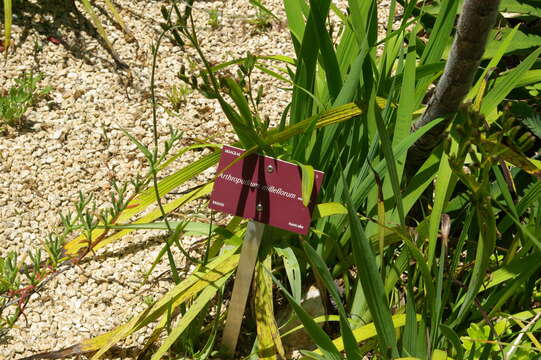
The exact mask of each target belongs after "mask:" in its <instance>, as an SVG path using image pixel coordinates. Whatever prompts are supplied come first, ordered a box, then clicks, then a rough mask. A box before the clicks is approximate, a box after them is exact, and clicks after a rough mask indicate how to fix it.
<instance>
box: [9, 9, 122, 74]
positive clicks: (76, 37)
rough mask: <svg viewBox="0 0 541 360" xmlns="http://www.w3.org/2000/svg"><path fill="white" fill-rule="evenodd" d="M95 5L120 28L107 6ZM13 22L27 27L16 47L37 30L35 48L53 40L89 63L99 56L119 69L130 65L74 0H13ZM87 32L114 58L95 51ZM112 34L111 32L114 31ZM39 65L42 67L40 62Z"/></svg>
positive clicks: (104, 61)
mask: <svg viewBox="0 0 541 360" xmlns="http://www.w3.org/2000/svg"><path fill="white" fill-rule="evenodd" d="M92 6H93V9H94V11H95V12H96V13H100V15H101V16H102V18H103V17H106V18H107V20H108V21H110V22H111V23H114V24H115V25H116V26H117V27H118V28H120V27H119V26H118V24H116V22H115V21H114V19H113V18H112V17H111V15H110V14H109V13H108V12H107V11H106V10H105V9H104V8H102V7H101V6H99V5H96V4H95V3H93V5H92ZM2 10H3V9H2ZM2 12H3V11H2ZM38 19H39V20H38ZM13 24H14V25H17V26H19V27H21V28H22V29H23V31H22V34H21V37H20V39H19V42H18V43H16V44H15V46H16V47H17V46H20V44H22V43H24V42H25V41H28V40H29V39H28V38H29V36H30V35H31V34H32V33H36V34H37V35H38V37H39V39H36V40H34V41H35V44H34V50H35V51H39V50H40V48H41V46H42V44H43V43H46V42H51V43H52V44H56V45H58V46H63V47H64V48H65V49H66V50H67V51H68V52H69V53H70V54H71V55H72V56H74V57H75V58H77V59H81V60H83V61H84V62H85V63H87V64H89V65H94V64H95V62H96V60H99V61H102V62H103V63H104V64H106V66H109V67H114V68H116V69H126V68H128V65H127V64H126V63H125V62H124V61H122V59H120V57H119V56H118V54H117V53H116V52H115V50H114V49H111V48H109V47H108V46H107V43H106V42H105V40H104V39H103V38H102V37H101V36H100V34H99V33H98V31H97V30H96V28H95V26H94V25H93V24H92V22H90V20H89V19H88V18H87V16H86V14H85V13H81V12H80V11H79V9H78V8H77V7H76V5H75V2H74V0H71V1H65V0H61V1H59V0H46V1H38V2H37V3H31V2H29V1H15V2H13ZM119 31H120V30H119ZM83 34H86V35H87V36H88V37H91V38H93V39H94V40H96V41H97V42H98V43H99V44H100V46H101V47H103V48H104V49H105V50H106V51H107V52H108V53H109V55H110V56H111V58H110V59H105V58H103V57H99V56H98V55H96V52H95V51H93V50H92V49H89V44H87V43H86V41H85V38H84V37H83V36H82V35H83ZM70 35H73V36H70ZM108 35H109V36H110V34H108ZM70 38H72V39H70ZM113 47H114V44H113ZM36 58H37V57H36ZM59 60H60V59H59ZM37 65H38V67H39V64H37Z"/></svg>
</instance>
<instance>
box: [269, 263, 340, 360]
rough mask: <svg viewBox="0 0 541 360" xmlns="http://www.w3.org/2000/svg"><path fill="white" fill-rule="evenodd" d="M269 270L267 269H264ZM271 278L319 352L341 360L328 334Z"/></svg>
mask: <svg viewBox="0 0 541 360" xmlns="http://www.w3.org/2000/svg"><path fill="white" fill-rule="evenodd" d="M266 270H267V271H269V270H268V269H266ZM270 275H271V277H272V280H273V281H274V283H275V284H276V286H278V287H279V288H280V290H281V291H282V293H283V294H284V296H285V297H286V298H287V300H288V301H289V304H290V305H291V307H292V308H293V310H294V311H295V314H297V316H298V318H299V320H300V321H301V322H302V323H303V325H304V328H305V329H306V331H307V332H308V334H309V335H310V337H311V338H312V340H314V343H315V344H316V345H317V347H318V348H319V349H320V350H321V353H322V354H323V355H324V356H325V359H329V360H342V356H341V355H340V353H339V352H338V350H337V349H336V346H334V344H333V343H332V341H331V339H330V338H329V336H328V335H327V334H326V333H325V332H324V331H323V329H321V328H320V327H319V325H317V324H316V322H315V321H314V319H312V317H311V316H310V315H309V314H308V313H307V312H306V311H305V310H304V309H303V308H302V306H301V305H300V304H299V303H298V302H297V301H296V300H295V299H294V298H293V296H291V294H290V293H289V292H288V291H287V289H286V288H285V287H284V286H283V285H282V284H281V283H280V281H278V279H276V278H275V277H274V275H272V273H271V274H270Z"/></svg>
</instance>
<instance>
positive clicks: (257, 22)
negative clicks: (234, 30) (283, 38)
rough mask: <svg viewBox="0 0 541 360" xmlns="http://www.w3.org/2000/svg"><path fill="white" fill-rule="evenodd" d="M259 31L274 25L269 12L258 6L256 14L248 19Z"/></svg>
mask: <svg viewBox="0 0 541 360" xmlns="http://www.w3.org/2000/svg"><path fill="white" fill-rule="evenodd" d="M248 23H249V24H252V25H254V26H255V28H256V29H257V30H258V31H266V30H268V29H270V28H271V27H272V16H271V15H270V14H269V12H267V11H265V10H262V9H260V8H257V11H256V13H255V16H254V17H253V18H251V19H249V20H248Z"/></svg>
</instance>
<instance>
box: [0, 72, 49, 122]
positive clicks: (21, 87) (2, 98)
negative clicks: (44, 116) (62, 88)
mask: <svg viewBox="0 0 541 360" xmlns="http://www.w3.org/2000/svg"><path fill="white" fill-rule="evenodd" d="M41 79H42V75H41V74H37V75H35V74H33V73H32V72H29V73H26V72H24V73H23V74H21V76H19V78H18V79H16V80H15V85H14V86H12V87H11V88H9V89H4V90H3V93H1V94H0V130H2V128H3V126H5V125H9V126H21V125H22V122H23V119H24V114H25V113H26V111H27V110H28V108H29V107H30V106H32V105H33V104H34V103H35V101H36V100H37V99H38V98H39V97H41V96H44V95H46V94H48V93H49V92H50V91H51V90H52V88H51V87H50V86H47V87H44V88H39V82H40V81H41Z"/></svg>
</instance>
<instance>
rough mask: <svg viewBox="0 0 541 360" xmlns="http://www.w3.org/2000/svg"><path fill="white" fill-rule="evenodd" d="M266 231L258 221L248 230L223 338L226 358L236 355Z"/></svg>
mask: <svg viewBox="0 0 541 360" xmlns="http://www.w3.org/2000/svg"><path fill="white" fill-rule="evenodd" d="M264 229H265V225H264V224H262V223H260V222H257V221H250V222H249V223H248V228H247V229H246V235H245V237H244V244H243V245H242V250H241V252H240V260H239V266H238V268H237V273H236V276H235V283H234V285H233V293H232V295H231V301H230V303H229V309H228V312H227V319H226V320H225V328H224V332H223V336H222V353H223V355H224V356H228V357H231V356H233V355H234V354H235V349H236V347H237V341H238V339H239V334H240V326H241V324H242V317H243V316H244V310H245V308H246V300H247V299H248V293H249V292H250V285H251V283H252V276H253V275H254V268H255V262H256V261H257V254H258V252H259V245H260V244H261V239H262V238H263V230H264Z"/></svg>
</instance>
